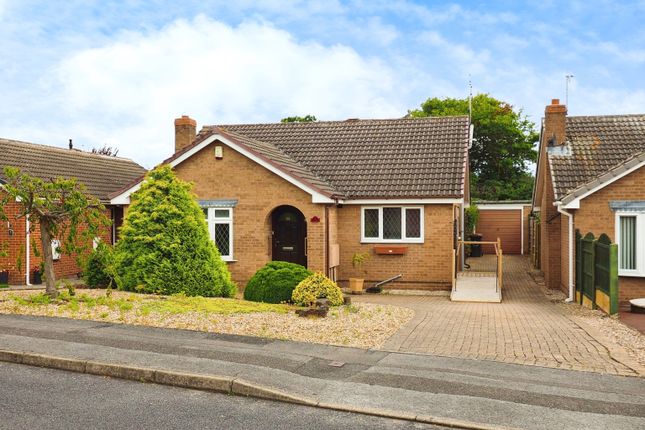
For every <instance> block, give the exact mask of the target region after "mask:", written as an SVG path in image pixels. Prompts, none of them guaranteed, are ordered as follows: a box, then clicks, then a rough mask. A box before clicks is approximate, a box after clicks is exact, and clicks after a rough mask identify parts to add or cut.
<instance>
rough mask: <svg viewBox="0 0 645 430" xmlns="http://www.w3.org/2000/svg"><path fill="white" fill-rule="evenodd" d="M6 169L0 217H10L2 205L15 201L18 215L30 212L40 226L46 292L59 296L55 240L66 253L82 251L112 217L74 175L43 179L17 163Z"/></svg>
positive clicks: (32, 219)
mask: <svg viewBox="0 0 645 430" xmlns="http://www.w3.org/2000/svg"><path fill="white" fill-rule="evenodd" d="M4 172H5V177H6V183H5V184H4V190H5V193H4V198H3V199H2V200H1V201H0V219H5V220H6V219H8V215H7V214H6V213H5V211H4V210H3V208H4V207H5V206H6V205H7V204H8V203H9V201H14V202H16V203H17V204H18V205H19V206H20V211H19V213H18V215H17V217H18V218H20V217H27V216H28V217H29V220H30V222H31V225H32V226H35V225H38V226H39V227H40V244H41V251H42V256H43V269H44V278H45V283H46V292H47V294H48V295H49V296H50V297H56V296H57V295H58V292H57V290H56V277H55V274H54V258H53V253H52V240H54V239H58V240H59V241H60V242H61V246H60V251H61V252H63V253H65V254H68V255H71V254H73V253H82V252H83V251H85V250H86V249H87V248H89V246H90V244H91V243H92V239H93V238H95V237H96V236H98V235H99V232H100V229H101V228H102V227H107V226H109V225H110V220H109V219H108V218H107V217H106V216H105V214H104V211H105V208H104V207H103V205H101V203H100V202H99V200H98V199H96V198H94V197H92V196H90V195H89V194H88V193H87V191H86V189H85V186H84V185H83V184H80V183H78V182H76V180H75V179H63V178H56V179H53V178H52V179H50V180H43V179H40V178H36V177H33V176H30V175H28V174H26V173H23V172H21V171H20V169H18V168H15V167H6V168H5V169H4ZM30 269H31V268H30V267H27V270H30Z"/></svg>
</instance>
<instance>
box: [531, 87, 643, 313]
mask: <svg viewBox="0 0 645 430" xmlns="http://www.w3.org/2000/svg"><path fill="white" fill-rule="evenodd" d="M533 213H534V219H535V220H536V223H535V225H536V234H535V235H534V239H535V244H534V245H535V246H533V248H534V249H535V253H536V255H535V258H534V262H535V263H536V265H537V266H538V268H540V269H541V270H542V271H543V272H544V277H545V282H546V285H547V286H548V287H549V288H560V289H562V290H563V291H564V292H566V293H567V294H568V295H569V298H573V295H574V290H575V264H574V262H575V231H576V230H579V231H580V233H581V234H582V235H585V234H587V233H589V232H591V233H593V234H594V236H595V237H598V236H599V235H600V234H602V233H604V234H606V235H608V236H609V238H610V239H611V240H612V241H613V242H615V243H617V244H618V275H619V300H620V301H621V302H624V301H626V300H629V299H632V298H636V297H645V115H607V116H567V107H566V106H565V105H562V104H560V102H559V100H557V99H554V100H553V101H552V103H551V105H549V106H547V107H546V110H545V114H544V119H543V122H542V130H541V136H540V151H539V160H538V165H537V178H536V182H535V189H534V192H533Z"/></svg>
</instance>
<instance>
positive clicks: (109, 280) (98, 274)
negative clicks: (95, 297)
mask: <svg viewBox="0 0 645 430" xmlns="http://www.w3.org/2000/svg"><path fill="white" fill-rule="evenodd" d="M113 267H114V255H113V254H112V247H111V246H109V245H106V244H104V243H103V242H100V243H99V244H98V246H97V247H96V249H95V250H94V251H92V253H91V254H90V255H89V256H88V257H87V262H86V263H85V270H83V279H84V280H85V283H86V284H87V286H88V287H90V288H106V287H108V286H112V284H113V283H114V276H112V274H111V273H112V270H113Z"/></svg>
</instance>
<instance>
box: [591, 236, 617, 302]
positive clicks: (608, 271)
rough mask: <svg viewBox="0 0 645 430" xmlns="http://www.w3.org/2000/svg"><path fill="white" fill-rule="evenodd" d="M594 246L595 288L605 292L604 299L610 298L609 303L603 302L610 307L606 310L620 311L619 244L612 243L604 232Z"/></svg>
mask: <svg viewBox="0 0 645 430" xmlns="http://www.w3.org/2000/svg"><path fill="white" fill-rule="evenodd" d="M594 246H595V253H596V259H595V264H594V289H595V290H598V291H602V292H603V293H604V294H605V296H604V297H603V298H602V300H603V301H607V299H608V300H609V303H602V305H601V307H602V308H607V307H608V308H609V310H607V309H605V310H607V312H608V313H609V314H614V313H616V312H618V245H616V244H612V243H611V240H610V239H609V236H607V235H606V234H604V233H603V234H601V235H600V236H599V237H598V240H596V243H595V244H594ZM597 301H599V300H597Z"/></svg>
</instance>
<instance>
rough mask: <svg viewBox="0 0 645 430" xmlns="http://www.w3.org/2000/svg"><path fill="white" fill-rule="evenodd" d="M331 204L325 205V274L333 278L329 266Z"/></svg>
mask: <svg viewBox="0 0 645 430" xmlns="http://www.w3.org/2000/svg"><path fill="white" fill-rule="evenodd" d="M329 249H330V247H329V205H325V274H326V275H327V277H328V278H331V269H330V268H329Z"/></svg>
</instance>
